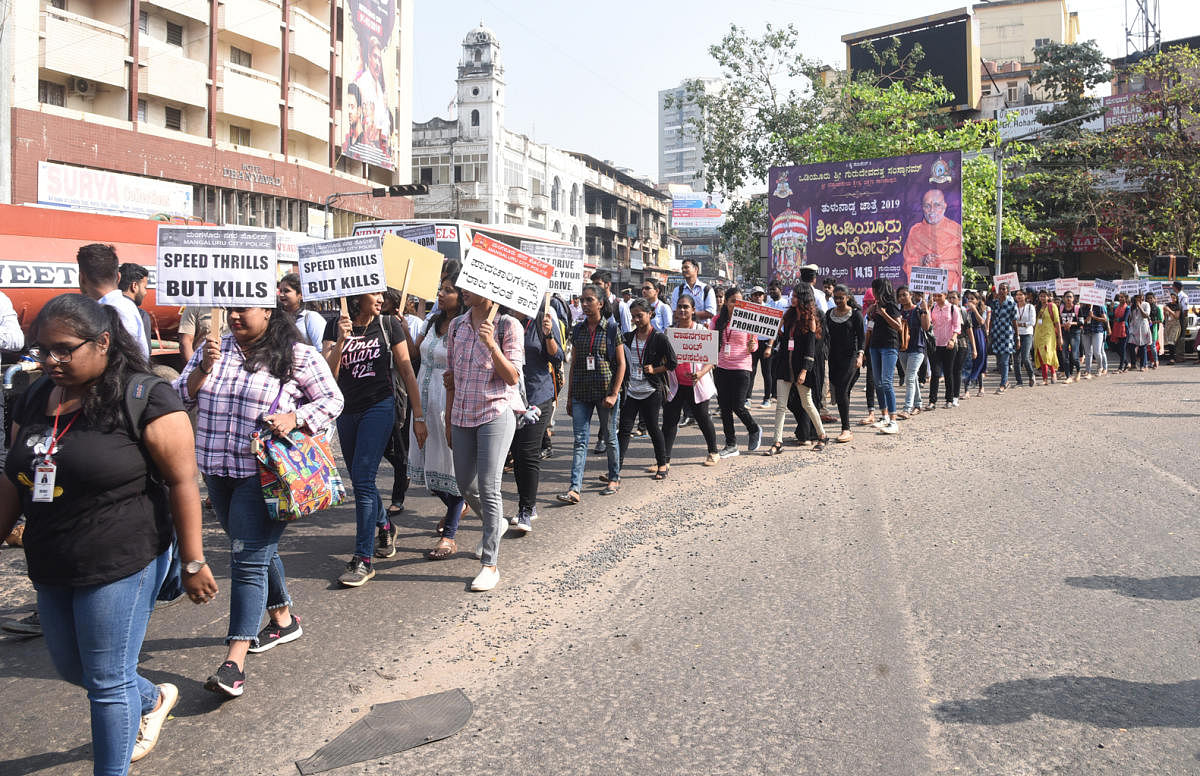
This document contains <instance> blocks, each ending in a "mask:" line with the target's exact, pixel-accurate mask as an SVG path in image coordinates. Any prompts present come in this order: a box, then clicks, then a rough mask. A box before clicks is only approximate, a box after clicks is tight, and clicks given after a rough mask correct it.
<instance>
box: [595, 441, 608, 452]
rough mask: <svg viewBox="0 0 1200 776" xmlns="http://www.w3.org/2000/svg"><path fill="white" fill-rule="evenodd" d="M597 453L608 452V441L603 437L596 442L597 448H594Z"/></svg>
mask: <svg viewBox="0 0 1200 776" xmlns="http://www.w3.org/2000/svg"><path fill="white" fill-rule="evenodd" d="M592 452H593V453H595V454H596V455H604V454H605V453H606V452H608V443H607V442H605V441H604V440H603V439H601V440H599V441H597V442H596V449H594V450H592Z"/></svg>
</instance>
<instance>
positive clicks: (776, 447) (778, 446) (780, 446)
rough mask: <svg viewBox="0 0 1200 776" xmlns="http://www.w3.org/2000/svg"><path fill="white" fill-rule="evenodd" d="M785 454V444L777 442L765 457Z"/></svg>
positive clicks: (767, 451) (768, 449)
mask: <svg viewBox="0 0 1200 776" xmlns="http://www.w3.org/2000/svg"><path fill="white" fill-rule="evenodd" d="M782 452H783V442H776V443H775V444H773V445H771V446H770V447H768V448H767V450H766V452H764V453H763V455H779V454H780V453H782Z"/></svg>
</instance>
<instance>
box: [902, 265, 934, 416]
mask: <svg viewBox="0 0 1200 776" xmlns="http://www.w3.org/2000/svg"><path fill="white" fill-rule="evenodd" d="M896 301H898V302H899V303H900V314H901V315H902V316H903V319H904V338H903V339H904V341H903V342H902V343H901V344H902V345H903V346H904V347H903V348H902V349H901V352H900V359H901V362H900V363H901V364H903V366H904V379H903V381H902V383H903V385H904V408H903V409H902V410H900V412H898V413H896V417H898V418H899V419H900V420H907V419H908V418H911V417H912V416H914V415H916V414H918V413H920V412H921V383H920V375H919V373H920V371H921V364H922V363H923V362H924V361H925V356H926V352H925V351H926V345H925V343H926V337H925V331H926V329H928V328H929V311H928V310H927V309H925V305H924V304H923V303H922V304H921V305H917V304H916V303H915V302H914V301H913V298H912V294H911V293H909V290H908V286H900V288H898V289H896Z"/></svg>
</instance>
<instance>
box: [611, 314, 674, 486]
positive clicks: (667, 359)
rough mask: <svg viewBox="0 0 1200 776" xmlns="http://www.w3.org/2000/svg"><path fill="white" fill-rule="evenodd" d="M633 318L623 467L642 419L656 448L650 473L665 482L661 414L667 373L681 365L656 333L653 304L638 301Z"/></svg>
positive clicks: (628, 347)
mask: <svg viewBox="0 0 1200 776" xmlns="http://www.w3.org/2000/svg"><path fill="white" fill-rule="evenodd" d="M629 315H630V318H631V319H632V320H633V327H634V328H633V331H631V332H629V333H628V334H626V335H625V347H626V351H627V352H628V354H629V364H628V367H629V368H628V370H627V374H628V377H627V378H626V380H625V398H624V399H623V400H622V402H621V423H620V428H619V429H618V431H617V442H618V444H619V445H620V448H621V463H622V465H623V464H624V463H625V454H626V453H627V452H628V451H629V436H630V434H632V433H633V424H634V421H635V420H636V419H637V418H638V417H639V416H640V417H641V420H642V423H643V424H644V425H645V427H646V432H647V433H648V434H649V435H650V444H651V445H653V447H654V465H653V466H651V467H650V470H649V473H650V474H653V475H654V479H656V480H663V479H666V477H667V472H668V471H670V467H669V466H668V465H667V452H666V449H667V448H666V442H665V441H664V439H663V430H662V425H661V423H660V422H659V414H660V412H661V411H662V406H663V401H664V400H665V399H666V395H667V373H668V372H670V371H672V370H674V369H675V367H676V365H677V364H678V362H677V361H676V360H675V350H674V348H672V347H671V340H669V339H668V338H667V335H665V334H663V333H662V332H659V331H655V330H654V326H653V318H652V317H651V315H652V313H651V309H650V303H649V302H647V301H646V300H645V299H634V300H633V301H632V302H630V303H629Z"/></svg>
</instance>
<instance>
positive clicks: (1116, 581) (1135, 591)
mask: <svg viewBox="0 0 1200 776" xmlns="http://www.w3.org/2000/svg"><path fill="white" fill-rule="evenodd" d="M1063 581H1064V582H1066V583H1067V584H1068V585H1070V586H1072V587H1082V588H1084V589H1085V590H1112V591H1114V592H1116V593H1119V594H1120V595H1123V596H1127V597H1129V598H1153V599H1157V600H1160V601H1191V600H1193V599H1196V598H1200V577H1153V578H1151V579H1139V578H1138V577H1113V576H1095V577H1067V578H1066V579H1065V580H1063Z"/></svg>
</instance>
